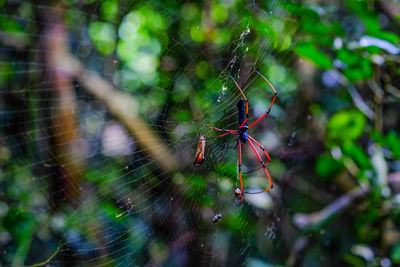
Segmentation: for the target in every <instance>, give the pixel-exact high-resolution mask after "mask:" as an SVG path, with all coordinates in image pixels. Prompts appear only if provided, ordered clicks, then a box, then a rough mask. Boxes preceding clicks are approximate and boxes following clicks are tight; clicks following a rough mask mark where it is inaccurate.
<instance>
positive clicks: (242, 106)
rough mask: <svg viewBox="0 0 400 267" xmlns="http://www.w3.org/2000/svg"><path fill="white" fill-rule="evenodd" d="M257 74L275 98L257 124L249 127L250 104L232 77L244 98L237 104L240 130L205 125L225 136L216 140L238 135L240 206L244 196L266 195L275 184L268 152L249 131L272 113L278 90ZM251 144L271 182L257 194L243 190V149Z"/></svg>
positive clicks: (236, 190) (236, 191) (238, 189)
mask: <svg viewBox="0 0 400 267" xmlns="http://www.w3.org/2000/svg"><path fill="white" fill-rule="evenodd" d="M255 72H256V73H257V74H259V75H260V76H261V77H262V78H263V79H264V80H265V81H266V82H267V83H268V85H269V86H270V87H271V88H272V90H273V91H274V97H273V99H272V102H271V104H270V106H269V108H268V110H267V112H266V113H265V114H264V115H262V116H261V117H260V118H258V119H257V120H256V121H255V122H253V123H252V124H251V125H250V126H248V124H247V120H248V118H249V102H248V101H247V98H246V96H245V95H244V93H243V91H242V89H241V88H240V86H239V85H238V83H237V82H236V81H235V79H234V78H233V77H232V76H230V78H231V79H232V80H233V82H234V83H235V85H236V87H237V88H238V89H239V91H240V93H241V94H242V96H243V98H240V99H239V101H238V103H237V104H236V106H237V109H238V112H239V128H238V130H228V129H219V128H216V127H213V126H208V125H204V126H205V127H208V128H210V129H212V130H215V131H219V132H223V134H221V135H218V136H215V137H214V138H218V137H222V136H225V135H230V134H233V135H237V136H238V138H237V139H236V148H238V153H239V161H238V172H239V180H240V188H236V189H235V191H234V193H235V196H236V197H237V198H240V204H241V203H243V198H244V194H259V193H264V192H267V191H269V190H271V189H272V188H273V183H272V179H271V176H270V175H269V173H268V171H267V168H266V166H267V165H268V164H270V163H271V158H270V156H269V154H268V152H267V151H266V150H265V148H264V146H262V145H261V144H260V143H259V142H257V141H256V140H255V139H254V138H253V137H251V136H250V135H249V134H248V133H247V130H248V129H250V128H251V127H253V126H254V125H256V124H257V123H258V122H260V121H261V120H262V119H263V118H264V117H266V116H267V115H268V114H269V113H270V112H271V108H272V105H273V104H274V102H275V99H276V95H277V93H276V90H275V88H274V87H273V86H272V84H271V83H270V82H269V81H268V80H267V78H265V77H264V76H263V75H262V74H261V73H259V72H258V71H255ZM247 142H248V143H249V144H250V147H251V149H252V150H253V151H254V153H255V154H256V156H257V158H258V160H259V161H260V164H261V167H262V168H263V169H264V171H265V174H266V175H267V177H268V180H269V187H267V189H265V190H262V191H257V192H246V191H244V189H243V180H242V148H243V147H244V145H245V144H246V143H247ZM254 144H255V145H257V146H258V147H259V148H260V149H261V151H263V152H264V154H265V156H266V157H267V159H268V161H267V162H266V163H265V162H264V161H263V160H262V158H261V156H260V154H259V153H258V152H257V150H256V148H255V147H254Z"/></svg>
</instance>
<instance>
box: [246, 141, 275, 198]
mask: <svg viewBox="0 0 400 267" xmlns="http://www.w3.org/2000/svg"><path fill="white" fill-rule="evenodd" d="M251 139H253V138H251ZM251 139H250V138H249V140H248V141H249V144H250V146H251V148H252V149H253V151H254V153H256V155H257V158H258V159H259V160H260V163H261V166H262V167H263V169H264V171H265V174H266V175H267V177H268V180H269V184H270V186H269V187H268V188H267V189H265V190H263V191H259V192H254V193H247V194H259V193H263V192H267V191H269V190H271V189H272V188H273V187H274V185H273V184H272V179H271V176H269V173H268V171H267V168H266V167H265V166H266V164H265V163H264V162H263V160H262V159H261V157H260V154H258V152H257V150H256V149H255V147H254V145H253V143H252V142H251ZM253 140H254V139H253ZM264 151H265V150H264ZM268 163H269V162H268Z"/></svg>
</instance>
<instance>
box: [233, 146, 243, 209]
mask: <svg viewBox="0 0 400 267" xmlns="http://www.w3.org/2000/svg"><path fill="white" fill-rule="evenodd" d="M238 148H239V164H238V171H239V180H240V192H239V190H238V189H236V190H235V195H236V196H240V204H241V203H243V197H244V191H243V180H242V144H241V142H240V139H238Z"/></svg>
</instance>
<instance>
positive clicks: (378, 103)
mask: <svg viewBox="0 0 400 267" xmlns="http://www.w3.org/2000/svg"><path fill="white" fill-rule="evenodd" d="M367 84H368V86H369V87H370V88H371V89H372V91H373V92H374V94H375V97H374V102H375V129H376V130H378V131H380V132H382V129H383V108H382V103H383V97H384V95H385V92H384V91H383V89H382V88H381V87H380V86H379V85H378V84H377V83H376V81H374V80H372V79H370V80H368V81H367Z"/></svg>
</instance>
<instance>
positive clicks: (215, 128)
mask: <svg viewBox="0 0 400 267" xmlns="http://www.w3.org/2000/svg"><path fill="white" fill-rule="evenodd" d="M202 125H203V126H204V127H207V128H210V129H211V130H215V131H218V132H228V133H232V134H235V133H236V132H237V131H236V130H228V129H220V128H217V127H214V126H208V125H207V124H202Z"/></svg>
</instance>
